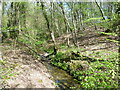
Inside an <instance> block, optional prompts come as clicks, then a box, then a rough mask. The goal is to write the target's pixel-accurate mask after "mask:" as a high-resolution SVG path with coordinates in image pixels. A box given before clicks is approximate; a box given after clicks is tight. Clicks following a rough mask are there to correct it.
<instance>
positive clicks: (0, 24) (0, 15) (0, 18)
mask: <svg viewBox="0 0 120 90" xmlns="http://www.w3.org/2000/svg"><path fill="white" fill-rule="evenodd" d="M1 21H2V0H0V43H1V42H2V32H1V27H2V23H1Z"/></svg>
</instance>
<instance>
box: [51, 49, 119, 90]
mask: <svg viewBox="0 0 120 90" xmlns="http://www.w3.org/2000/svg"><path fill="white" fill-rule="evenodd" d="M97 54H98V52H97ZM99 54H100V52H99ZM117 56H118V54H116V53H114V55H113V56H111V55H110V56H108V58H109V60H106V59H104V58H103V57H102V58H99V59H96V58H90V57H87V56H84V55H81V54H80V53H77V52H72V51H70V52H68V51H67V52H64V53H63V52H58V53H57V54H56V55H55V56H54V57H51V58H52V61H51V64H52V65H55V66H57V67H59V68H61V69H63V70H65V71H66V72H68V73H69V74H70V75H72V76H73V77H74V78H75V79H76V81H77V82H78V83H79V84H80V85H81V87H82V88H118V79H119V78H120V77H119V75H118V73H117V72H118V62H117V60H118V57H117Z"/></svg>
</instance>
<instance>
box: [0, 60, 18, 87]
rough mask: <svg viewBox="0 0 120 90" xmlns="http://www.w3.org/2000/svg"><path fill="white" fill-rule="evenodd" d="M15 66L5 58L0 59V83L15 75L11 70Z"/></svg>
mask: <svg viewBox="0 0 120 90" xmlns="http://www.w3.org/2000/svg"><path fill="white" fill-rule="evenodd" d="M15 67H16V65H15V64H8V63H7V62H6V61H5V60H0V84H4V83H5V81H6V80H7V79H10V77H14V76H15V75H16V73H14V72H12V71H13V69H14V68H15ZM1 88H3V87H1Z"/></svg>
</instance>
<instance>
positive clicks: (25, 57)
mask: <svg viewBox="0 0 120 90" xmlns="http://www.w3.org/2000/svg"><path fill="white" fill-rule="evenodd" d="M3 54H4V55H3V59H4V60H6V61H7V62H8V63H10V64H12V65H14V66H15V69H14V70H13V71H12V72H13V73H16V74H15V76H12V77H11V78H10V79H9V80H7V86H6V88H55V86H54V85H53V83H54V82H53V81H52V80H51V79H50V78H51V76H50V75H49V73H48V72H47V69H46V67H45V66H44V65H43V64H42V63H40V62H39V61H38V60H35V59H34V58H33V57H32V55H30V54H27V53H26V52H25V51H21V50H5V51H4V53H3Z"/></svg>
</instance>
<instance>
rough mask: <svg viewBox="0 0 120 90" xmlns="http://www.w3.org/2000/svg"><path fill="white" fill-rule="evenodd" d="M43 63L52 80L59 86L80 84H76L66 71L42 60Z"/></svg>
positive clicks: (73, 86)
mask: <svg viewBox="0 0 120 90" xmlns="http://www.w3.org/2000/svg"><path fill="white" fill-rule="evenodd" d="M44 65H45V66H46V68H47V69H48V72H49V73H50V74H51V75H52V77H53V78H52V80H53V81H55V83H56V84H57V85H58V87H60V88H80V84H78V83H77V82H76V81H75V80H74V79H73V77H72V76H70V75H69V74H68V73H67V72H66V71H64V70H62V69H60V68H58V67H55V66H53V65H51V64H48V63H46V62H44Z"/></svg>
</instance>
